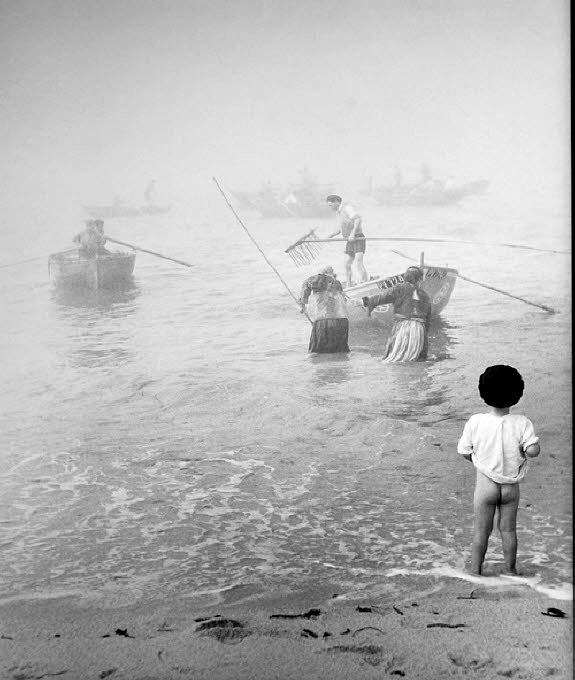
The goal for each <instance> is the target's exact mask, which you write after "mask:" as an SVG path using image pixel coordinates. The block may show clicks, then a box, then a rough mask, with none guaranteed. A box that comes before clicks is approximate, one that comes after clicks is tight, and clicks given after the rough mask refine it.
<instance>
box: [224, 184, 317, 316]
mask: <svg viewBox="0 0 575 680" xmlns="http://www.w3.org/2000/svg"><path fill="white" fill-rule="evenodd" d="M212 179H213V180H214V183H215V185H216V186H217V187H218V191H219V192H220V194H221V195H222V197H223V199H224V201H225V202H226V203H227V204H228V208H229V209H230V210H231V211H232V213H233V214H234V217H235V218H236V220H237V221H238V223H239V225H240V227H241V228H242V229H243V230H244V231H245V232H246V234H247V235H248V237H249V239H250V241H251V242H252V243H253V244H254V246H255V247H256V248H257V249H258V250H259V251H260V253H261V255H262V257H263V258H264V260H265V261H266V262H267V264H268V265H269V266H270V267H271V269H273V271H274V273H275V275H276V276H277V277H278V279H279V280H280V281H281V282H282V284H283V286H284V288H285V289H286V290H287V292H288V293H289V294H290V295H291V297H292V298H293V299H294V301H295V303H296V305H297V306H298V307H299V308H300V310H301V312H302V313H303V314H305V317H306V319H307V320H308V321H309V322H310V323H311V324H312V325H313V321H312V320H311V319H310V318H309V316H308V313H307V312H306V311H305V310H304V309H303V308H302V306H301V305H300V303H299V300H298V299H297V298H296V296H295V295H294V294H293V293H292V291H291V288H290V287H289V286H288V285H287V283H286V282H285V281H284V280H283V278H282V275H281V274H280V273H279V272H278V270H277V269H276V268H275V267H274V266H273V264H272V263H271V262H270V261H269V260H268V258H267V257H266V254H265V253H264V251H263V250H262V249H261V248H260V246H259V244H258V242H257V241H256V240H255V238H254V237H253V236H252V235H251V234H250V232H249V231H248V229H247V227H246V225H245V224H244V223H243V222H242V221H241V220H240V217H239V215H238V214H237V212H236V211H235V210H234V208H233V206H232V204H231V203H230V202H229V200H228V197H227V196H226V195H225V193H224V190H223V189H222V187H221V186H220V184H219V182H218V180H217V179H216V178H215V177H212Z"/></svg>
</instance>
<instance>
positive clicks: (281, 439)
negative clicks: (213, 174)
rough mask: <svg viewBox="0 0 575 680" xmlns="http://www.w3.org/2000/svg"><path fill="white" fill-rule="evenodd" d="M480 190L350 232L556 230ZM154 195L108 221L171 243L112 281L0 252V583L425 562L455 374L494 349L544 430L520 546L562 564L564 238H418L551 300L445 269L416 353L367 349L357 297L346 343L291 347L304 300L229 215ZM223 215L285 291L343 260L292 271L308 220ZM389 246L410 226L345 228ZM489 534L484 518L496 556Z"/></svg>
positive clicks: (377, 580)
mask: <svg viewBox="0 0 575 680" xmlns="http://www.w3.org/2000/svg"><path fill="white" fill-rule="evenodd" d="M482 201H483V202H479V201H478V202H476V203H473V204H471V205H469V206H466V207H461V208H438V209H434V210H431V211H424V210H416V211H415V212H409V211H405V212H404V211H401V210H395V211H393V210H387V211H385V210H384V209H382V208H375V207H365V209H364V215H365V217H366V220H365V221H366V230H367V232H368V236H369V235H370V233H371V234H374V235H375V234H376V233H377V234H378V235H383V234H385V233H392V234H394V235H395V234H398V233H402V232H403V233H405V234H406V235H409V236H422V237H424V236H426V235H427V236H429V237H442V238H450V239H454V240H478V241H504V242H506V243H528V244H530V245H535V246H539V247H542V248H551V249H566V248H568V247H569V246H568V244H567V243H566V240H565V237H564V234H565V232H566V229H565V219H564V218H563V217H562V216H561V214H560V213H558V212H551V211H548V212H545V213H541V214H539V215H534V214H533V211H532V210H531V211H529V213H528V215H526V214H523V212H522V211H521V210H519V209H514V210H512V209H510V208H508V207H505V206H499V205H497V204H496V203H495V202H494V201H493V200H490V199H489V198H488V197H486V198H485V199H482ZM524 212H525V213H527V211H524ZM175 217H176V216H168V217H165V216H163V217H160V218H158V219H157V220H153V219H148V220H147V221H136V220H134V221H132V222H130V221H123V222H122V221H118V222H117V223H113V222H112V221H110V222H109V223H108V225H107V231H108V233H110V235H112V236H116V237H117V238H119V239H121V240H126V241H129V242H133V243H139V244H140V245H142V246H143V247H146V248H150V249H153V250H158V251H161V252H164V253H166V254H171V255H173V256H174V257H177V258H180V259H184V260H187V261H191V262H193V263H194V265H195V266H194V268H192V269H186V268H184V267H179V266H178V265H175V264H171V263H169V262H166V261H164V260H159V259H157V258H153V257H150V256H148V255H144V254H142V253H140V254H139V255H138V256H137V260H136V269H135V279H134V285H133V287H132V288H130V289H129V290H127V291H123V292H108V293H93V294H81V293H77V292H76V293H62V292H58V291H54V290H52V289H51V288H50V285H49V283H48V281H47V277H46V262H45V260H44V259H40V260H37V261H33V262H29V263H27V264H25V265H22V266H21V267H16V268H14V267H7V268H2V269H0V284H1V290H2V305H3V310H4V314H3V320H4V323H3V333H2V339H1V342H2V379H3V386H4V389H3V390H2V396H1V402H0V404H1V416H0V418H1V419H0V423H1V429H2V439H1V446H0V464H1V465H2V470H3V475H2V477H1V479H0V491H1V494H0V545H1V547H2V552H1V554H0V597H2V598H12V597H30V596H40V597H48V596H54V595H57V594H63V593H77V594H79V595H81V596H83V597H89V598H91V599H92V600H96V601H101V602H108V601H114V602H132V601H136V600H138V599H140V598H150V597H156V596H162V595H173V594H188V595H192V594H194V593H201V592H212V591H218V590H221V589H226V588H230V587H232V586H238V585H247V584H250V585H251V586H253V588H254V589H255V590H256V591H257V590H258V589H261V590H264V589H266V588H273V587H278V588H285V587H297V586H301V585H302V584H305V583H306V582H309V583H312V582H324V583H325V582H332V583H333V584H334V587H335V586H337V588H338V590H337V591H336V592H345V590H346V589H347V590H353V589H357V588H360V589H364V590H365V591H366V592H370V588H371V589H373V588H375V589H378V588H379V589H381V588H382V587H383V586H382V584H384V586H385V587H386V588H391V589H393V588H395V587H397V588H399V587H401V586H400V585H397V586H395V585H394V583H395V582H394V580H393V579H392V578H391V575H393V574H394V573H399V572H397V570H408V571H410V573H413V572H415V573H421V574H429V573H433V574H436V575H441V574H443V577H448V576H449V574H450V573H453V570H461V569H462V568H463V566H464V564H465V561H466V559H467V557H468V555H469V547H470V540H471V526H472V507H471V500H472V491H473V481H474V479H473V468H472V466H471V465H469V464H468V463H466V462H465V461H463V460H460V459H459V457H458V455H457V453H456V445H457V439H458V437H459V436H460V433H461V430H462V427H463V424H464V423H465V421H466V420H467V418H468V417H469V416H470V415H471V414H472V413H474V412H477V411H480V410H482V409H483V404H482V402H481V401H480V399H479V395H478V393H477V390H476V384H477V378H478V376H479V374H480V373H481V371H482V370H483V369H484V367H485V366H487V365H489V364H492V363H508V364H512V365H514V366H516V367H517V368H518V369H519V370H520V372H521V373H522V374H523V376H524V379H525V382H526V386H527V388H526V393H525V395H524V397H523V399H522V401H521V402H520V404H519V405H518V407H516V410H518V411H520V412H523V413H525V414H526V415H527V416H528V417H530V418H531V419H532V420H533V422H534V424H535V427H536V430H537V433H538V434H539V435H540V437H541V443H542V454H541V456H540V458H539V459H537V460H535V461H533V462H532V464H531V469H530V471H529V472H528V474H527V478H526V481H525V483H524V484H523V485H522V501H521V506H520V513H519V556H520V562H521V565H522V566H523V567H524V569H525V570H526V573H527V574H528V576H530V577H535V576H537V578H538V579H540V580H538V581H537V582H538V583H540V584H542V585H541V587H546V586H553V585H554V584H561V583H563V582H570V581H572V577H571V573H572V572H571V568H572V567H571V553H572V547H571V546H572V515H571V471H572V459H571V437H572V434H571V375H570V370H571V364H570V349H571V348H570V344H569V343H570V324H571V318H570V299H569V291H570V282H569V275H570V272H569V257H568V256H565V255H560V254H551V253H547V254H546V253H540V252H536V251H525V250H517V249H509V248H501V247H495V246H481V247H478V246H470V245H465V244H427V245H426V247H425V257H426V261H428V262H430V263H431V264H438V265H446V264H447V265H449V266H453V267H456V268H458V269H459V271H460V272H461V273H462V274H464V275H466V276H468V277H470V278H473V279H475V280H478V281H481V282H484V283H486V284H488V285H491V286H495V287H498V288H501V289H504V290H506V291H509V292H511V293H512V294H514V295H517V296H521V297H524V298H526V299H530V300H534V301H536V302H538V303H541V304H545V305H549V306H552V307H554V308H555V309H557V310H558V312H559V313H558V314H555V315H551V314H547V313H545V312H544V311H542V310H540V309H538V308H536V307H533V306H528V305H526V304H524V303H522V302H520V301H518V300H514V299H512V298H509V297H505V296H503V295H500V294H498V293H496V292H493V291H488V290H486V289H484V288H481V287H479V286H476V285H472V284H470V283H467V282H464V281H461V280H460V281H458V283H457V285H456V288H455V291H454V293H453V296H452V298H451V301H450V303H449V305H448V306H447V308H446V309H445V310H444V311H443V313H442V315H441V318H440V319H438V320H436V321H435V323H434V326H433V329H432V332H431V339H430V360H429V361H427V362H423V363H416V364H406V365H402V364H395V365H388V364H383V363H382V362H381V361H380V360H379V359H380V358H381V355H382V351H383V347H384V344H385V338H386V334H387V332H388V329H387V328H386V327H385V326H382V325H381V324H378V323H377V322H373V321H368V320H365V321H363V322H361V323H357V324H355V325H354V326H353V328H352V331H351V337H350V347H351V348H352V352H351V353H350V354H349V355H348V356H310V355H308V354H307V351H306V350H307V342H308V337H309V324H308V323H307V321H306V319H305V317H303V316H302V315H300V314H299V310H298V308H297V307H296V305H295V303H294V301H293V300H292V299H291V298H290V296H289V295H288V293H287V292H286V290H285V288H284V287H283V286H282V284H281V283H280V282H279V281H278V279H277V277H276V275H275V274H274V272H273V271H271V269H270V268H269V266H268V265H267V264H266V262H265V261H264V260H263V258H262V257H261V254H260V253H259V252H258V251H257V250H256V248H255V247H254V245H253V243H252V242H251V241H250V240H249V239H248V237H247V236H246V234H245V233H244V232H243V230H242V229H241V228H240V227H239V226H238V225H237V223H235V221H234V218H233V216H232V215H231V213H227V212H226V211H225V209H222V208H221V207H215V208H214V207H213V206H211V207H210V209H209V210H206V213H205V215H204V216H203V217H200V218H199V219H198V215H196V216H195V218H194V219H192V218H190V216H189V215H185V214H180V215H178V216H177V218H178V219H177V220H176V219H175ZM244 222H245V224H246V225H248V226H249V229H250V231H251V233H252V234H253V235H254V237H255V238H256V239H257V240H258V243H260V244H261V246H262V248H263V250H264V252H265V253H266V255H267V256H268V257H269V259H270V261H271V262H272V264H273V265H274V266H275V267H276V268H277V269H278V271H279V272H280V273H281V275H282V276H283V277H284V278H285V280H286V282H287V284H288V285H289V286H290V288H291V290H292V291H293V292H294V294H295V295H296V297H297V295H298V294H299V285H300V284H301V281H302V280H303V279H304V278H305V277H306V276H309V275H310V274H311V273H313V272H314V271H316V270H317V268H318V267H319V266H322V265H325V264H332V265H334V267H335V268H336V270H338V271H339V272H340V275H341V274H342V273H343V272H342V260H343V256H342V253H341V252H340V251H342V250H343V247H341V244H337V245H333V246H332V245H328V246H326V247H323V248H322V251H321V255H320V257H319V259H318V260H317V261H316V262H315V263H314V264H312V265H309V266H307V267H304V268H301V269H298V268H296V267H295V265H294V264H293V262H292V261H291V260H290V259H289V258H288V257H287V256H286V255H285V254H284V252H283V250H284V249H285V247H287V245H289V244H290V243H291V242H293V241H294V240H296V239H297V238H298V237H299V236H301V235H302V234H303V233H305V232H306V231H308V230H309V228H311V227H312V226H317V225H316V223H313V222H309V223H308V222H306V221H300V222H294V221H291V220H286V221H276V222H272V221H264V220H260V219H257V218H256V217H254V216H244ZM175 225H178V226H175ZM543 225H544V228H543ZM330 229H331V225H330V224H329V223H325V224H322V225H321V226H320V229H319V230H318V231H319V232H320V234H321V233H324V234H325V233H328V232H329V230H330ZM207 233H209V234H211V235H212V237H213V238H215V239H216V240H217V242H219V244H221V246H222V247H218V248H216V249H215V251H213V252H212V251H211V247H210V244H209V243H208V242H207V241H206V238H205V235H206V234H207ZM502 234H504V237H503V238H502ZM71 235H72V234H70V236H71ZM64 237H66V238H67V235H65V234H62V248H61V249H64V248H65V247H67V245H66V242H65V239H64ZM43 238H45V237H43V236H41V235H39V237H38V241H37V243H36V247H37V249H38V250H36V251H34V252H31V253H30V252H28V253H23V252H22V250H21V245H20V243H21V240H20V239H18V241H16V239H14V241H13V242H11V241H10V239H8V240H7V245H8V248H7V250H6V251H5V252H4V255H3V263H9V262H11V261H16V260H20V259H25V258H26V256H27V255H28V256H29V257H32V256H34V255H36V253H41V252H42V250H41V249H42V248H43V247H44V241H43V240H42V239H43ZM16 243H18V245H16ZM45 245H46V247H47V246H48V244H45ZM50 245H51V247H50V248H48V247H47V250H46V253H48V252H50V250H57V249H60V248H54V247H53V244H50ZM392 249H394V250H398V251H400V252H402V253H404V254H405V255H408V256H409V257H413V258H415V259H418V258H419V250H420V249H421V248H420V247H419V246H418V247H415V244H413V243H406V244H395V243H394V244H391V245H390V244H386V243H371V244H369V246H368V252H367V254H366V264H367V267H368V270H369V272H370V274H375V273H378V274H394V273H399V272H400V271H402V270H403V269H404V268H405V265H406V264H407V260H406V259H405V258H403V257H401V256H400V255H398V254H395V253H393V252H391V250H392ZM500 548H501V544H500V541H499V539H498V538H497V537H495V538H494V539H493V540H492V545H491V547H490V551H489V553H488V562H489V564H488V568H491V569H492V570H494V571H497V566H494V565H497V564H498V563H499V562H500ZM490 565H491V566H490ZM393 570H396V571H393ZM450 570H452V571H451V572H450ZM386 575H387V576H386Z"/></svg>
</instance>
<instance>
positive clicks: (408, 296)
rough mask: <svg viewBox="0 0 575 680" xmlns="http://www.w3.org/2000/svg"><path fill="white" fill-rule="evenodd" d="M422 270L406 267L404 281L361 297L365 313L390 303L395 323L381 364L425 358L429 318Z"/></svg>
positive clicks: (429, 309)
mask: <svg viewBox="0 0 575 680" xmlns="http://www.w3.org/2000/svg"><path fill="white" fill-rule="evenodd" d="M422 280H423V271H422V270H421V269H420V268H419V267H408V269H407V270H406V272H405V273H404V274H403V281H402V282H401V283H398V284H397V285H395V286H393V288H389V289H388V290H386V291H384V292H383V293H381V294H379V295H372V296H371V297H364V298H362V302H363V306H364V307H365V308H366V309H367V313H368V314H369V315H371V313H372V311H373V310H374V309H375V308H376V307H377V306H378V305H387V304H389V303H391V304H393V312H394V318H395V321H394V324H393V328H392V330H391V335H390V336H389V340H388V341H387V346H386V348H385V356H384V359H383V360H384V361H387V362H391V361H418V360H424V359H427V333H428V330H429V322H430V319H431V301H430V299H429V295H428V294H427V293H426V292H425V291H424V290H422V289H421V288H420V285H421V282H422Z"/></svg>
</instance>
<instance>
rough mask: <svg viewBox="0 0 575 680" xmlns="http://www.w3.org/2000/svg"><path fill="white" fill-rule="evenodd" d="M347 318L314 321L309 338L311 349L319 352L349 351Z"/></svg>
mask: <svg viewBox="0 0 575 680" xmlns="http://www.w3.org/2000/svg"><path fill="white" fill-rule="evenodd" d="M348 336H349V321H348V320H347V319H317V320H316V321H314V322H313V326H312V329H311V336H310V338H309V351H310V352H316V353H317V354H335V353H336V352H349V346H348V344H347V339H348Z"/></svg>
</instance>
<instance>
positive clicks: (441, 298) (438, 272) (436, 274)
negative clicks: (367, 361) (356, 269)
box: [344, 265, 457, 320]
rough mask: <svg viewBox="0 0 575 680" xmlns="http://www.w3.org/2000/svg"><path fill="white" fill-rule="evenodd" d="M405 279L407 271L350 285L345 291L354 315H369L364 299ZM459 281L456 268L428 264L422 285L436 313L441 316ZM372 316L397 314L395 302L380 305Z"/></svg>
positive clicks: (385, 318)
mask: <svg viewBox="0 0 575 680" xmlns="http://www.w3.org/2000/svg"><path fill="white" fill-rule="evenodd" d="M403 281H404V278H403V274H397V275H395V276H387V277H381V278H376V279H371V280H370V281H366V282H365V283H360V284H358V285H356V286H351V287H350V288H346V289H345V290H344V293H345V296H346V298H347V302H348V310H349V313H350V317H352V318H362V317H363V318H366V317H367V312H366V310H365V309H364V307H363V303H362V298H364V297H371V296H372V295H380V294H381V293H382V292H384V291H386V290H388V289H390V288H393V287H394V286H396V285H397V284H398V283H402V282H403ZM456 281H457V270H456V269H451V268H450V267H433V266H430V265H424V267H423V281H422V283H421V288H422V289H423V290H424V291H425V292H426V293H427V294H428V295H429V299H430V300H431V313H432V314H434V315H438V314H439V313H440V312H441V310H442V309H444V307H445V306H446V305H447V303H448V302H449V299H450V297H451V294H452V293H453V289H454V288H455V282H456ZM372 315H373V316H374V317H375V318H380V319H382V320H389V319H391V318H392V317H393V305H391V304H389V305H380V306H379V307H376V308H375V309H374V310H373V314H372Z"/></svg>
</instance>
